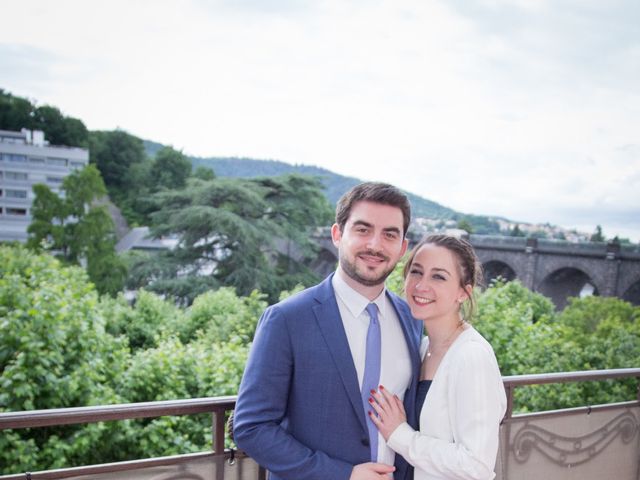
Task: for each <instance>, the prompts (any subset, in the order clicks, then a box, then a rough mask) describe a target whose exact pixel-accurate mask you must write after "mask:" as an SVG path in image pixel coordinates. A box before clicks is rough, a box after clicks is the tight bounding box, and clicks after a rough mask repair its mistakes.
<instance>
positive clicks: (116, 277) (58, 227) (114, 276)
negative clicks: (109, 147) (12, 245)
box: [27, 165, 126, 294]
mask: <svg viewBox="0 0 640 480" xmlns="http://www.w3.org/2000/svg"><path fill="white" fill-rule="evenodd" d="M33 190H34V192H35V194H36V197H35V199H34V201H33V206H32V215H33V220H32V222H31V224H30V225H29V227H28V232H29V239H28V241H27V245H28V246H29V247H30V248H32V249H34V250H37V251H39V250H41V249H45V250H49V251H51V252H54V253H56V255H57V256H59V257H60V258H62V259H63V260H64V261H66V262H70V263H80V262H81V261H86V265H87V271H88V273H89V277H90V278H91V280H92V281H93V282H94V283H95V285H96V287H97V288H98V291H100V292H101V293H110V294H115V293H116V292H118V291H119V290H121V289H122V286H123V284H124V279H125V276H126V268H125V265H124V263H123V261H122V260H120V259H119V258H118V257H117V256H116V254H115V251H114V247H115V232H114V225H113V220H112V219H111V217H110V216H109V213H108V212H107V210H106V207H105V206H103V205H98V204H97V201H98V200H99V199H100V198H102V197H103V196H104V195H105V194H106V188H105V186H104V183H103V182H102V178H101V177H100V172H98V170H97V169H96V168H95V166H93V165H88V166H87V167H85V168H83V169H82V170H76V171H74V172H73V173H72V174H71V175H69V176H67V177H66V178H65V179H64V181H63V183H62V190H63V191H64V195H63V196H58V195H56V194H55V193H54V192H52V191H51V189H49V187H47V186H46V185H44V184H38V185H35V186H34V188H33Z"/></svg>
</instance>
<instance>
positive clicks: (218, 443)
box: [212, 408, 227, 454]
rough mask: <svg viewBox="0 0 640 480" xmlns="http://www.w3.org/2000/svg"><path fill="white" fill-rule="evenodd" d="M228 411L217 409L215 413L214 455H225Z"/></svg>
mask: <svg viewBox="0 0 640 480" xmlns="http://www.w3.org/2000/svg"><path fill="white" fill-rule="evenodd" d="M226 411H227V410H226V409H225V408H222V409H218V408H216V409H215V411H214V412H213V439H212V440H213V453H218V454H220V453H224V414H225V413H226Z"/></svg>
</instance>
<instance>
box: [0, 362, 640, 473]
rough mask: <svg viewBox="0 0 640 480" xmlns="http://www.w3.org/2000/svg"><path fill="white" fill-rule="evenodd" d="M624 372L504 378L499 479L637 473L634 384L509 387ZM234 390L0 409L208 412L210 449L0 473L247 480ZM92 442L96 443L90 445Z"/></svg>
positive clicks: (87, 418) (7, 418) (636, 371)
mask: <svg viewBox="0 0 640 480" xmlns="http://www.w3.org/2000/svg"><path fill="white" fill-rule="evenodd" d="M624 378H627V379H628V378H632V379H635V380H636V382H638V381H640V368H630V369H619V370H598V371H584V372H568V373H551V374H539V375H521V376H510V377H504V385H505V389H506V391H507V399H508V407H507V412H506V415H505V418H504V419H503V421H502V424H501V426H500V450H499V452H498V458H497V462H496V478H497V479H499V480H516V479H517V480H527V479H544V480H556V479H558V480H559V479H562V480H572V479H576V480H577V479H580V480H591V479H594V480H595V479H602V478H609V479H615V480H638V479H639V478H640V390H639V392H638V395H637V396H636V398H633V399H629V401H625V402H622V403H614V404H607V405H584V406H581V407H577V408H568V409H562V410H553V411H545V412H534V413H526V414H516V413H514V412H516V411H517V409H518V406H517V405H515V404H514V391H515V390H516V389H518V388H522V387H529V386H534V385H543V384H552V383H556V384H567V383H570V382H592V381H602V380H611V381H614V382H615V381H619V380H620V379H624ZM234 405H235V397H217V398H198V399H189V400H175V401H163V402H149V403H136V404H125V405H106V406H98V407H81V408H65V409H55V410H38V411H26V412H7V413H1V414H0V430H2V431H4V430H9V429H22V428H41V427H47V426H58V425H72V424H83V423H93V422H105V421H117V420H126V419H137V418H152V417H160V416H173V415H194V414H200V413H210V414H211V415H212V429H211V441H212V442H211V445H212V448H211V450H210V451H207V452H201V453H195V454H186V455H178V456H172V457H162V458H150V459H140V460H134V461H127V462H118V463H110V464H103V465H90V466H76V467H73V468H65V469H60V470H49V471H42V472H2V474H4V475H2V474H0V480H19V479H20V480H22V479H32V480H41V479H62V478H65V479H73V480H89V479H91V480H115V479H124V478H126V479H130V480H143V479H144V480H178V479H193V480H214V479H215V480H223V479H224V480H245V479H246V480H253V479H264V478H266V472H265V470H264V469H262V468H261V467H259V466H258V465H257V464H256V463H255V462H254V461H253V460H252V459H251V458H249V457H247V456H246V455H244V454H243V453H242V452H239V451H236V450H232V449H225V448H224V444H225V435H226V425H225V423H226V422H225V416H226V414H227V412H229V411H232V410H233V408H234ZM96 448H100V446H99V445H96Z"/></svg>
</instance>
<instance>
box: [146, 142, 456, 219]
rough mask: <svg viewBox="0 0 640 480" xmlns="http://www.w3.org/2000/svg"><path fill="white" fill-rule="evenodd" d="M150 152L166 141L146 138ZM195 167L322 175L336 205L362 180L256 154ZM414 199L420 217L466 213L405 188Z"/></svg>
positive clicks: (242, 173)
mask: <svg viewBox="0 0 640 480" xmlns="http://www.w3.org/2000/svg"><path fill="white" fill-rule="evenodd" d="M144 145H145V149H146V151H147V154H148V155H150V156H154V155H155V153H156V152H157V151H158V150H160V149H161V148H162V147H163V145H161V144H159V143H156V142H151V141H148V140H145V141H144ZM189 158H190V159H191V161H192V163H193V167H194V168H197V167H199V166H203V167H206V168H211V169H212V170H213V171H214V172H215V173H216V175H217V176H219V177H236V178H238V177H239V178H251V177H270V176H277V175H286V174H290V173H297V174H300V175H311V176H315V177H318V178H319V179H320V181H321V182H322V184H323V185H324V187H325V195H326V196H327V198H328V199H329V201H330V202H331V203H332V204H333V205H335V204H336V202H337V201H338V199H339V198H340V196H341V195H342V194H343V193H344V192H346V191H347V190H349V189H350V188H351V187H353V186H354V185H357V184H358V183H361V182H362V180H360V179H357V178H354V177H346V176H344V175H338V174H337V173H333V172H332V171H330V170H327V169H325V168H320V167H314V166H308V165H291V164H288V163H285V162H281V161H278V160H258V159H253V158H236V157H207V158H202V157H189ZM405 193H406V194H407V196H408V197H409V200H410V202H411V207H412V209H413V215H414V216H416V217H426V218H437V219H442V220H449V219H452V220H457V219H458V218H462V217H463V216H464V215H463V214H461V213H459V212H456V211H455V210H453V209H451V208H448V207H445V206H443V205H440V204H439V203H436V202H433V201H431V200H427V199H425V198H422V197H420V196H418V195H414V194H412V193H409V192H405Z"/></svg>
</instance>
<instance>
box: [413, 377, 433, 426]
mask: <svg viewBox="0 0 640 480" xmlns="http://www.w3.org/2000/svg"><path fill="white" fill-rule="evenodd" d="M432 381H433V380H420V381H419V382H418V392H417V393H416V407H417V408H418V418H420V415H421V414H422V407H423V406H424V399H425V398H426V397H427V392H428V391H429V387H430V386H431V382H432Z"/></svg>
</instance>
